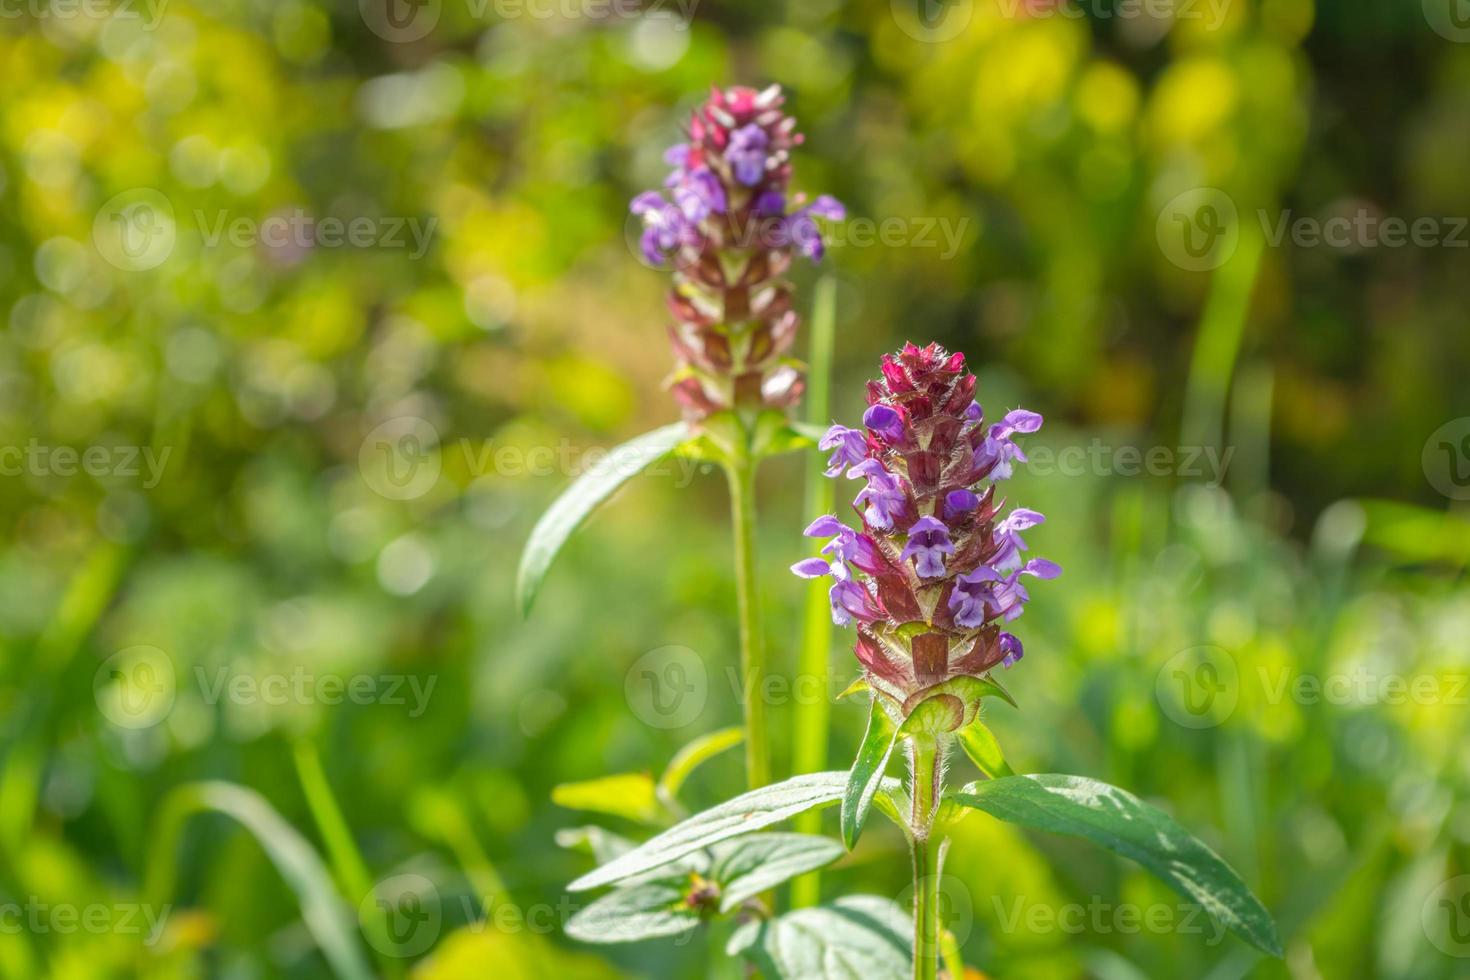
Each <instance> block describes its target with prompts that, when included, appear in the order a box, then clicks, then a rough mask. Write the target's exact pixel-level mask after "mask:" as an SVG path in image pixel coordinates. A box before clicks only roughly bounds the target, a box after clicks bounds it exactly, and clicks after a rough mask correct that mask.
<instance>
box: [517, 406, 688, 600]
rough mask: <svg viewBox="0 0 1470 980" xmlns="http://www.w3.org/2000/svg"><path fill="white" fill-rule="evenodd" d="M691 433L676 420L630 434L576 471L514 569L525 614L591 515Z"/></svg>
mask: <svg viewBox="0 0 1470 980" xmlns="http://www.w3.org/2000/svg"><path fill="white" fill-rule="evenodd" d="M687 438H689V426H688V425H686V424H685V423H683V422H675V423H674V424H673V425H666V426H664V427H663V428H661V429H654V430H653V431H652V432H645V433H644V434H643V435H641V436H639V437H637V438H636V439H630V440H629V441H627V442H625V443H623V444H622V445H621V446H619V447H617V448H616V449H614V450H613V451H612V452H610V453H608V454H607V456H605V457H604V458H603V459H602V460H601V461H600V462H598V463H597V465H596V466H593V467H592V468H591V469H589V470H588V471H587V472H586V473H583V474H582V475H581V476H579V477H577V479H576V480H575V481H573V483H572V485H571V486H569V487H567V489H566V491H565V492H563V493H562V495H561V496H560V497H558V498H556V502H555V503H553V504H552V505H551V507H550V508H548V509H547V511H546V513H544V514H542V515H541V520H539V521H537V522H536V526H535V527H534V528H533V529H532V530H531V537H530V539H529V540H528V541H527V542H526V550H525V551H524V552H522V553H521V567H520V570H519V571H518V572H517V573H516V595H517V597H518V600H519V603H520V607H521V614H522V615H525V614H527V613H529V612H530V611H531V604H532V603H533V602H535V601H536V593H537V591H538V590H539V589H540V588H541V580H542V579H544V578H545V577H546V571H547V569H549V568H550V567H551V563H552V561H554V560H555V559H556V555H557V552H559V551H561V548H562V545H564V544H566V542H567V539H568V538H570V537H571V536H572V532H573V531H575V530H576V529H577V527H578V526H579V525H580V524H581V523H582V522H583V521H584V520H586V519H587V515H588V514H590V513H592V511H593V510H594V509H595V508H596V507H597V505H598V504H600V503H602V502H603V501H604V500H606V499H607V498H608V497H610V496H612V493H613V491H614V490H616V489H617V488H618V487H620V486H622V485H623V484H624V483H626V482H627V481H628V480H629V479H631V478H632V477H633V476H635V475H637V474H638V473H641V472H643V471H644V470H645V469H647V468H648V467H649V466H651V465H653V464H654V463H655V462H657V461H658V460H660V459H662V458H663V457H665V456H667V455H668V454H669V453H670V452H672V451H673V450H674V449H675V448H676V447H677V446H678V445H679V444H680V443H681V442H683V441H684V440H685V439H687Z"/></svg>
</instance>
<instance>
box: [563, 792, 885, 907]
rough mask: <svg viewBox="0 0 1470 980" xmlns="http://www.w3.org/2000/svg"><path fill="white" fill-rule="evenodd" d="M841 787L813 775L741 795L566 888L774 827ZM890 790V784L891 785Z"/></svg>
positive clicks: (592, 884) (835, 795)
mask: <svg viewBox="0 0 1470 980" xmlns="http://www.w3.org/2000/svg"><path fill="white" fill-rule="evenodd" d="M846 785H847V773H845V772H814V773H807V774H805V775H801V776H793V777H792V778H790V779H788V780H786V781H785V782H780V783H775V784H773V785H770V786H762V787H761V788H760V789H753V790H751V791H750V792H748V793H742V794H741V795H739V796H737V797H735V798H734V799H732V800H726V801H725V802H724V803H721V804H720V805H719V806H716V807H712V808H710V809H708V810H705V811H704V812H703V813H696V814H695V815H694V816H692V817H690V818H689V819H688V820H685V821H684V822H683V823H679V824H675V825H674V826H673V827H670V828H669V829H668V830H666V831H664V832H663V833H661V834H658V835H657V836H655V837H652V838H650V839H649V840H647V841H644V842H643V843H642V844H640V845H639V846H638V847H635V848H634V849H633V850H631V851H629V852H628V853H627V854H624V855H622V856H621V857H619V858H616V859H614V860H612V861H609V862H608V863H607V864H604V865H603V866H602V867H600V868H596V869H594V870H593V871H590V872H588V873H587V874H585V875H583V876H582V877H580V878H578V879H577V880H576V881H574V882H572V883H571V884H570V885H568V886H567V890H568V891H574V892H580V891H586V890H587V889H589V888H597V887H599V886H601V885H610V884H612V883H613V882H615V881H621V880H622V879H624V878H628V877H631V876H632V875H636V874H642V873H643V872H645V871H651V870H653V869H654V868H658V867H661V866H663V865H665V864H668V863H669V862H670V861H676V860H678V859H679V858H681V857H684V856H685V855H686V854H692V853H694V852H695V851H698V850H701V849H702V848H706V847H709V846H710V845H711V844H718V843H719V842H720V841H723V840H729V839H730V838H732V837H739V836H741V835H742V834H748V833H750V832H752V831H755V830H760V829H761V828H763V827H769V826H771V825H772V824H777V823H780V822H781V821H782V820H785V819H787V818H788V817H793V816H795V815H796V814H798V813H802V812H805V811H806V810H810V809H811V808H812V807H817V806H826V805H828V804H832V803H836V802H837V801H838V800H839V799H841V798H842V792H843V789H844V788H845V787H846ZM895 785H896V781H895Z"/></svg>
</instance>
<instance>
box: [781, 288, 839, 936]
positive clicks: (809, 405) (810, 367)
mask: <svg viewBox="0 0 1470 980" xmlns="http://www.w3.org/2000/svg"><path fill="white" fill-rule="evenodd" d="M836 312H837V281H836V280H835V279H832V278H830V277H829V278H824V279H822V280H821V281H820V282H818V283H817V290H816V297H815V301H814V302H813V305H812V329H811V355H810V357H809V358H808V362H807V397H806V420H807V423H808V424H809V425H811V426H813V427H815V428H820V427H822V426H824V425H826V423H827V420H828V419H829V417H830V413H831V395H830V392H831V390H832V389H831V378H832V348H833V337H834V335H835V333H836V329H835V321H836ZM824 470H825V466H824V464H823V463H822V461H821V457H820V455H819V456H818V458H817V461H816V462H815V463H812V464H808V466H807V476H806V508H805V510H806V517H805V519H806V522H807V523H808V524H810V523H811V522H812V521H814V520H816V519H817V518H818V517H820V516H821V515H823V514H830V513H831V512H832V499H833V493H832V481H831V480H829V479H828V478H827V475H826V473H825V472H824ZM831 649H832V611H831V602H830V600H829V599H828V598H827V583H826V582H825V581H824V580H822V579H814V580H813V581H812V582H811V584H809V585H808V586H807V592H806V608H805V610H804V612H803V616H802V630H801V652H800V654H799V656H798V660H797V664H796V681H795V689H796V690H798V691H803V692H820V695H819V696H816V697H810V696H808V697H802V698H798V699H797V700H796V717H795V719H794V720H793V722H792V729H791V732H792V736H791V772H792V774H793V775H800V774H802V773H806V772H821V771H822V770H824V769H826V768H827V726H828V722H829V721H830V719H831V714H832V711H831V705H830V704H829V703H828V701H827V691H828V684H827V672H828V670H829V669H830V668H829V666H828V664H829V653H830V651H831ZM794 825H795V829H796V830H797V832H798V833H803V834H819V833H821V830H822V814H821V812H820V811H817V810H808V811H807V812H806V813H803V814H801V815H799V816H798V817H797V818H796V820H795V821H794ZM821 897H822V876H821V872H819V871H812V872H809V873H807V874H804V875H802V876H801V877H799V878H797V879H796V880H795V881H793V882H792V883H791V906H792V908H798V909H799V908H806V907H808V906H812V905H816V904H817V903H818V902H820V901H821Z"/></svg>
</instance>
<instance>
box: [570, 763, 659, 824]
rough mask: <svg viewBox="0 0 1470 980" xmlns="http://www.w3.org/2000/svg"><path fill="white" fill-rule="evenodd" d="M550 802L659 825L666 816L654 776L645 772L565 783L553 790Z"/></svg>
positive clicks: (574, 808)
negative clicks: (660, 804)
mask: <svg viewBox="0 0 1470 980" xmlns="http://www.w3.org/2000/svg"><path fill="white" fill-rule="evenodd" d="M551 802H553V803H555V804H556V805H557V806H564V807H566V808H567V809H569V810H586V811H588V812H590V813H606V814H609V815H611V816H614V817H625V818H627V819H628V820H633V821H636V822H638V823H645V824H657V823H658V822H659V821H660V818H661V817H662V814H663V810H662V808H661V807H660V806H659V802H658V796H657V794H656V793H655V790H654V785H653V777H652V776H650V775H648V773H646V772H625V773H619V774H617V775H615V776H602V777H600V778H598V779H589V780H587V781H586V782H581V783H562V784H561V785H560V786H556V787H553V789H552V790H551Z"/></svg>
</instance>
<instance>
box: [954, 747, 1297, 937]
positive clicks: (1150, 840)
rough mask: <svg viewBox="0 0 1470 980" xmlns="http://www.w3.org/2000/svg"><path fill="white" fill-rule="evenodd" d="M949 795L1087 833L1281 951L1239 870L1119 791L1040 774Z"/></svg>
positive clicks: (1024, 822) (1070, 832)
mask: <svg viewBox="0 0 1470 980" xmlns="http://www.w3.org/2000/svg"><path fill="white" fill-rule="evenodd" d="M954 799H955V801H956V802H958V803H961V804H963V805H965V806H969V807H974V808H975V809H977V810H984V811H985V812H986V813H989V814H990V815H991V816H993V817H998V818H999V819H1001V820H1005V821H1008V822H1010V823H1014V824H1019V825H1020V826H1022V827H1030V828H1032V829H1033V830H1045V831H1049V832H1051V833H1054V834H1065V835H1067V836H1070V837H1082V838H1086V839H1087V840H1090V841H1092V842H1093V843H1095V844H1101V845H1102V846H1103V847H1106V848H1107V849H1108V850H1110V851H1113V852H1114V853H1117V854H1121V855H1123V856H1124V857H1127V858H1132V859H1133V860H1134V861H1137V862H1138V863H1139V864H1141V865H1143V866H1144V867H1145V868H1147V869H1148V870H1150V871H1152V872H1153V873H1154V874H1156V875H1158V876H1159V877H1160V878H1161V879H1163V880H1164V882H1166V883H1167V884H1168V885H1169V886H1170V887H1171V888H1173V889H1174V890H1175V891H1177V892H1179V894H1181V895H1183V896H1184V897H1185V898H1188V899H1190V900H1192V901H1195V902H1198V903H1199V905H1200V906H1201V907H1202V908H1203V909H1204V910H1205V912H1206V913H1208V914H1209V915H1210V916H1211V917H1212V918H1214V919H1215V920H1216V921H1218V922H1220V923H1221V924H1222V925H1224V926H1226V927H1227V928H1229V929H1230V930H1232V931H1233V932H1235V933H1236V934H1237V935H1238V936H1240V937H1241V938H1242V939H1244V940H1245V941H1246V942H1248V943H1250V944H1251V945H1252V946H1255V947H1256V948H1257V949H1260V950H1263V951H1265V952H1267V953H1270V954H1271V955H1272V956H1280V955H1281V939H1280V938H1279V936H1278V935H1277V933H1276V924H1275V923H1274V922H1273V921H1272V920H1271V915H1270V913H1269V912H1267V911H1266V909H1265V907H1264V906H1262V905H1261V903H1260V900H1259V899H1257V898H1256V897H1255V896H1254V895H1252V894H1251V891H1250V889H1249V888H1247V887H1246V885H1245V883H1244V882H1243V881H1241V880H1240V876H1239V875H1237V874H1236V873H1235V871H1234V870H1232V869H1231V867H1230V866H1229V865H1228V864H1226V863H1225V862H1224V861H1223V860H1221V858H1220V856H1219V855H1217V854H1216V853H1215V852H1214V851H1212V850H1210V848H1209V847H1207V846H1206V845H1205V844H1204V843H1203V842H1202V841H1200V840H1198V839H1197V838H1195V837H1194V836H1192V835H1191V834H1190V833H1189V832H1188V831H1186V830H1184V828H1182V827H1180V826H1179V825H1178V824H1177V823H1175V822H1174V820H1173V818H1171V817H1170V816H1168V815H1167V814H1165V813H1164V812H1163V811H1161V810H1158V809H1156V808H1155V807H1152V806H1149V805H1148V804H1147V803H1144V802H1143V801H1142V800H1140V799H1139V798H1138V797H1136V796H1134V795H1133V794H1131V793H1129V792H1127V791H1125V790H1121V789H1118V788H1117V787H1116V786H1109V785H1108V784H1107V783H1100V782H1098V781H1097V780H1095V779H1087V778H1085V777H1082V776H1064V775H1059V774H1056V773H1047V774H1043V775H1034V776H1008V777H1006V778H1003V779H992V780H988V781H984V782H978V783H970V784H969V785H967V786H965V787H964V788H963V789H961V790H959V792H957V793H956V794H955V795H954Z"/></svg>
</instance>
